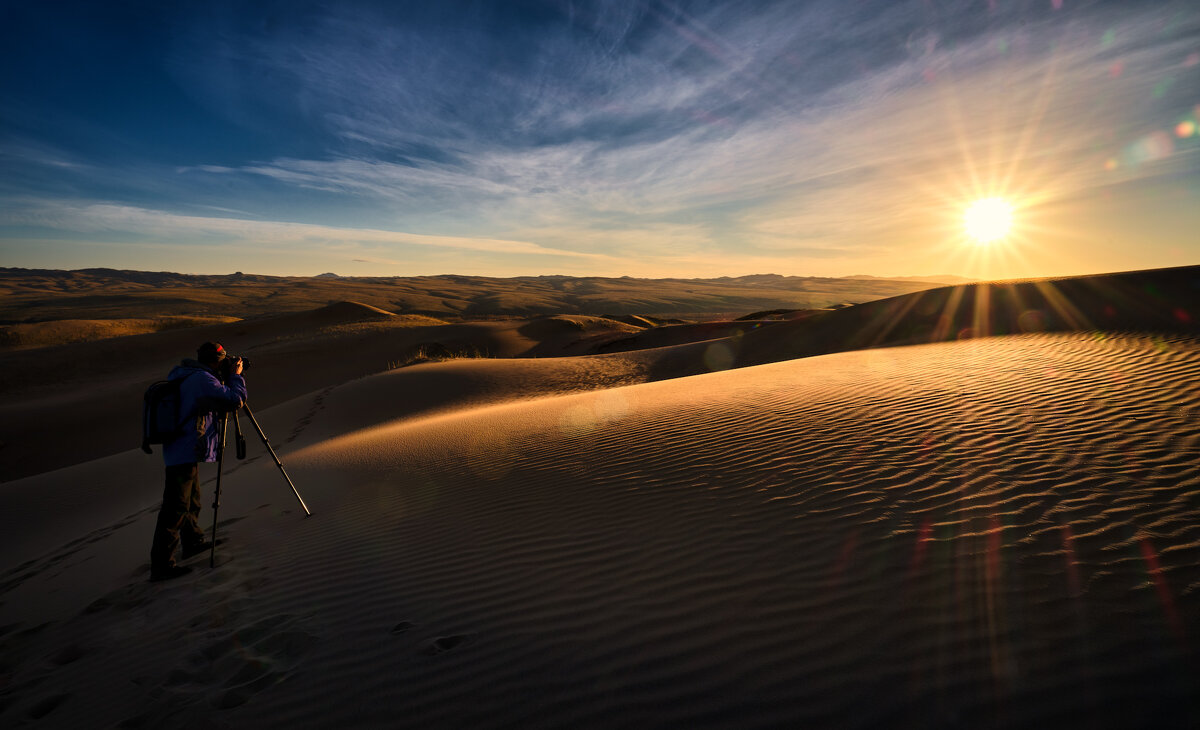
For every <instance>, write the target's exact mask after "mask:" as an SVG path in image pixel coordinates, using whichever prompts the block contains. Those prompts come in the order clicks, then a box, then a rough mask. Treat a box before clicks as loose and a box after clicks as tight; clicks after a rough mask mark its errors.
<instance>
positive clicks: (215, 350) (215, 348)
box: [196, 342, 225, 368]
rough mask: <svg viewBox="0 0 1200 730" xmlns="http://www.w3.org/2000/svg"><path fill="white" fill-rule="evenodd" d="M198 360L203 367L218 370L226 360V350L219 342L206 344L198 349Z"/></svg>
mask: <svg viewBox="0 0 1200 730" xmlns="http://www.w3.org/2000/svg"><path fill="white" fill-rule="evenodd" d="M196 359H197V360H199V361H200V364H201V365H204V366H206V367H210V368H216V367H217V366H218V365H219V364H220V363H221V361H222V360H224V359H225V348H224V347H221V345H220V343H217V342H205V343H204V344H203V345H200V347H199V348H197V350H196Z"/></svg>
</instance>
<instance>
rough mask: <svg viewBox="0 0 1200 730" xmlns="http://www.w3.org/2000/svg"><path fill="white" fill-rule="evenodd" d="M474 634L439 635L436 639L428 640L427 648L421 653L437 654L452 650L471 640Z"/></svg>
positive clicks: (427, 654) (426, 654)
mask: <svg viewBox="0 0 1200 730" xmlns="http://www.w3.org/2000/svg"><path fill="white" fill-rule="evenodd" d="M472 636H474V634H454V635H452V636H439V637H437V638H436V639H431V640H430V641H428V642H426V644H425V648H424V649H422V650H421V653H422V654H424V655H425V656H436V655H438V654H443V653H445V652H448V651H450V650H451V649H453V648H455V647H458V646H462V645H463V644H464V643H466V642H467V641H469V640H470V639H471V637H472Z"/></svg>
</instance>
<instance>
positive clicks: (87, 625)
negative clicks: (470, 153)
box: [0, 267, 1200, 728]
mask: <svg viewBox="0 0 1200 730" xmlns="http://www.w3.org/2000/svg"><path fill="white" fill-rule="evenodd" d="M164 276H165V275H151V274H146V273H139V272H104V271H93V272H28V271H21V270H12V269H8V270H4V276H3V277H0V278H2V280H3V290H4V294H3V298H2V299H0V301H2V302H3V304H2V305H0V313H2V314H3V317H4V318H5V321H6V322H7V324H6V325H5V326H4V329H3V332H2V334H3V344H4V348H5V349H4V350H3V351H2V352H3V357H2V360H0V373H2V375H3V383H2V389H3V393H4V398H3V402H2V403H0V408H2V409H3V418H2V419H0V422H2V427H3V431H2V432H0V441H2V442H3V445H2V446H0V480H2V481H0V548H2V549H0V724H3V726H5V727H26V726H28V727H121V728H150V727H182V728H219V727H228V728H250V727H338V726H341V727H420V728H426V727H573V728H574V727H603V728H610V727H737V728H745V727H848V728H860V727H922V728H927V727H946V728H953V727H1002V728H1007V727H1030V728H1032V727H1039V728H1041V727H1051V726H1060V727H1101V728H1107V727H1112V728H1121V727H1196V726H1200V646H1198V643H1197V642H1198V641H1200V267H1185V268H1176V269H1163V270H1155V271H1138V272H1127V273H1119V274H1110V275H1104V276H1090V277H1074V278H1067V279H1053V280H1050V279H1047V280H1032V281H1012V282H975V283H958V284H953V285H949V286H945V285H943V284H942V283H939V282H936V281H924V282H913V281H890V280H881V281H865V282H864V281H862V280H859V281H852V280H839V281H825V282H819V281H815V280H814V281H807V282H802V281H790V282H789V281H783V280H782V278H781V277H776V278H770V277H765V278H754V277H750V278H743V279H738V280H734V279H730V280H704V281H699V280H697V281H694V282H690V283H689V282H688V281H686V280H677V281H671V282H665V281H658V282H647V281H643V280H606V281H599V280H571V279H567V278H557V279H556V278H553V277H551V278H549V279H545V278H543V280H542V281H536V280H529V281H520V282H518V281H515V280H510V281H509V282H508V283H506V284H503V285H501V284H500V283H498V282H496V281H488V280H472V279H469V278H466V277H459V278H452V277H446V278H442V280H440V281H438V282H433V281H424V282H419V281H404V282H398V281H397V282H388V281H386V280H358V279H353V280H341V279H336V278H314V279H296V280H289V281H281V280H274V279H270V278H269V277H254V276H245V275H235V276H231V277H226V278H223V279H220V280H208V279H204V280H202V279H199V278H188V277H182V276H177V275H174V276H176V278H170V277H167V278H164ZM389 286H390V287H392V288H391V289H389ZM210 339H215V340H218V341H220V342H222V343H223V344H224V345H225V346H226V348H227V349H229V350H230V351H231V352H233V353H235V354H239V355H243V356H245V357H248V358H250V360H251V363H252V365H251V367H250V369H249V370H248V372H247V381H248V387H249V393H250V396H249V404H250V408H252V409H253V411H252V413H253V415H254V416H255V417H256V418H257V420H258V421H259V422H260V424H261V426H262V428H263V433H264V434H265V435H266V436H267V437H268V440H269V442H270V443H271V445H272V446H273V447H274V449H275V451H276V452H277V454H278V456H279V458H280V460H281V463H282V464H283V465H284V466H285V468H286V473H287V475H288V476H290V478H291V479H292V480H293V482H294V483H295V486H296V488H297V490H298V491H299V493H300V494H301V495H303V498H304V500H305V503H306V504H307V506H308V507H309V508H311V511H312V516H305V515H304V512H303V511H302V509H301V508H300V505H299V503H298V500H297V499H296V497H295V495H294V494H293V493H292V491H291V489H290V488H289V486H288V484H287V482H286V481H285V479H284V475H283V474H282V473H281V471H280V469H279V467H278V466H277V464H276V463H275V460H274V459H272V458H271V457H270V455H269V453H268V452H267V449H266V447H265V444H264V443H263V442H262V440H261V439H259V437H258V435H257V434H256V433H255V431H254V429H253V428H252V426H251V424H250V422H249V421H250V418H249V416H250V413H246V412H243V413H242V414H240V415H239V422H240V425H241V428H242V429H243V430H244V431H245V432H246V435H247V438H248V454H247V458H246V459H244V460H237V459H236V458H233V454H232V453H229V452H227V454H226V460H225V462H224V470H223V472H222V477H221V479H222V481H221V485H222V495H221V503H220V512H219V522H218V525H217V528H218V533H219V536H220V537H223V538H224V539H225V540H224V542H223V543H222V544H220V545H219V546H218V548H217V550H216V554H215V567H212V568H210V567H209V557H208V556H207V555H206V556H203V557H198V558H193V560H192V561H191V562H190V563H188V564H189V565H194V566H195V568H196V569H195V571H194V572H193V573H192V574H191V575H188V576H185V577H183V578H180V579H177V580H174V581H168V582H164V583H150V582H148V580H147V578H148V569H149V565H148V552H149V546H150V537H151V533H152V530H153V524H154V518H155V514H156V512H157V508H158V501H159V499H160V496H161V489H162V484H161V482H162V466H161V458H160V456H159V455H158V453H155V454H154V455H153V456H147V455H146V454H144V453H142V452H141V450H140V449H139V448H138V446H139V435H138V428H139V421H140V409H141V393H142V391H143V390H144V389H145V387H146V386H147V385H148V384H149V383H150V382H153V381H154V380H156V379H160V378H162V377H163V376H165V374H166V372H167V370H168V369H169V368H170V367H171V365H173V364H175V363H176V362H177V361H178V360H179V359H180V358H183V357H189V356H191V355H192V353H193V351H194V349H195V347H196V346H197V345H199V344H200V343H201V342H203V341H205V340H210ZM231 451H232V449H230V452H231ZM156 452H157V449H156ZM201 479H202V481H203V482H204V485H203V488H204V491H205V501H206V508H205V510H204V512H203V513H202V522H203V523H204V524H205V527H206V529H207V528H210V527H211V525H210V524H209V521H210V520H211V519H212V511H211V508H210V507H209V506H208V503H209V502H210V501H211V499H212V494H213V489H214V486H215V481H216V467H215V466H213V465H208V466H202V470H201Z"/></svg>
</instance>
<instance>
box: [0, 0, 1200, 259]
mask: <svg viewBox="0 0 1200 730" xmlns="http://www.w3.org/2000/svg"><path fill="white" fill-rule="evenodd" d="M0 12H2V16H0V18H2V20H3V22H2V23H0V27H2V30H0V74H2V83H0V251H2V252H3V257H2V261H0V264H2V265H6V266H22V267H41V268H83V267H94V266H107V267H114V268H134V269H149V270H173V271H184V272H195V273H228V272H231V271H234V270H241V271H246V272H255V273H265V274H296V275H312V274H317V273H321V272H325V271H334V272H337V273H340V274H343V275H417V274H438V273H460V274H480V275H496V276H515V275H526V274H552V273H559V274H573V275H605V276H620V275H632V276H697V277H701V276H722V275H741V274H749V273H767V272H770V273H779V274H794V275H820V276H840V275H850V274H862V273H866V274H874V275H880V276H886V275H897V276H902V275H920V274H935V273H954V274H961V275H967V276H977V277H984V278H1001V277H1018V276H1046V275H1060V274H1075V273H1094V272H1100V271H1114V270H1126V269H1136V268H1149V267H1155V266H1174V265H1184V264H1196V263H1200V236H1198V235H1197V233H1196V232H1197V231H1200V134H1198V133H1197V131H1196V129H1195V124H1196V121H1197V119H1196V115H1197V113H1198V112H1200V106H1198V105H1200V5H1198V4H1197V3H1195V2H1190V1H1186V0H1178V1H1173V2H1131V1H1128V0H1125V1H1121V2H1117V1H1111V2H1095V1H1093V2H1084V1H1082V0H1037V1H1036V2H1035V1H1034V0H1025V1H1006V0H991V1H990V2H989V0H978V1H971V2H944V1H943V2H938V1H937V0H886V1H882V0H880V1H877V2H855V1H853V0H836V1H815V2H801V1H798V0H792V1H786V2H765V1H763V2H741V3H734V2H666V1H663V0H648V1H643V0H638V1H636V2H632V1H631V2H625V1H623V0H611V1H608V2H567V1H557V2H511V1H509V2H450V1H448V0H442V1H439V2H437V3H425V2H420V3H418V2H411V3H405V2H398V3H368V2H336V3H333V2H331V3H317V2H296V1H292V2H286V3H283V2H279V3H274V2H260V3H248V2H229V3H222V2H206V3H162V2H145V3H141V2H138V3H132V2H126V3H122V2H112V3H94V2H85V3H69V2H61V3H43V2H36V3H33V2H31V3H24V4H23V3H7V4H6V5H5V7H4V9H3V11H0ZM982 197H1004V198H1006V199H1007V200H1009V201H1010V202H1011V203H1012V204H1013V205H1014V207H1015V215H1014V220H1015V223H1014V228H1013V230H1012V232H1011V233H1010V234H1009V235H1008V236H1007V237H1006V238H1005V239H1004V240H1002V241H999V242H995V243H992V244H990V245H988V246H980V245H977V244H975V243H973V242H971V241H969V240H967V239H966V237H965V235H964V232H963V226H962V223H961V217H962V211H963V208H964V207H965V206H966V205H967V204H968V203H969V202H971V201H972V200H974V199H977V198H982Z"/></svg>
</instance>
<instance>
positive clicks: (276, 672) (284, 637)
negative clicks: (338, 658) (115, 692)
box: [163, 614, 317, 710]
mask: <svg viewBox="0 0 1200 730" xmlns="http://www.w3.org/2000/svg"><path fill="white" fill-rule="evenodd" d="M316 641H317V639H316V637H314V636H313V635H311V634H309V633H307V632H305V631H303V630H301V629H300V628H299V627H297V626H296V619H295V618H294V617H292V616H289V615H286V614H281V615H278V616H271V617H268V618H265V619H262V620H260V621H258V622H256V623H253V624H249V625H246V626H242V627H241V628H238V629H236V630H235V631H233V632H232V633H230V634H226V635H223V636H220V637H218V638H216V639H215V640H213V641H211V642H210V643H209V644H207V645H206V646H203V647H201V648H200V649H198V650H197V651H195V652H193V653H192V654H191V655H190V656H189V657H188V658H187V660H186V661H185V663H184V666H182V667H178V668H176V669H175V670H174V671H173V672H171V674H170V675H169V676H168V678H167V681H166V683H165V684H164V685H163V689H164V690H166V691H168V692H171V693H173V694H177V695H207V696H208V698H209V700H210V702H211V703H212V704H213V706H214V707H216V708H218V709H222V710H224V709H229V708H232V707H237V706H238V705H242V704H244V703H246V702H247V701H248V700H249V699H250V698H251V697H253V696H254V695H256V694H258V693H259V692H261V691H263V690H264V689H266V688H268V687H271V686H272V685H275V684H278V683H279V682H282V681H283V680H284V679H285V678H286V677H287V675H288V674H290V673H291V672H292V671H293V670H294V669H295V668H296V666H297V664H298V663H299V659H300V657H301V656H303V655H304V654H305V653H306V652H307V651H308V650H309V649H310V648H312V646H313V644H315V643H316Z"/></svg>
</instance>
